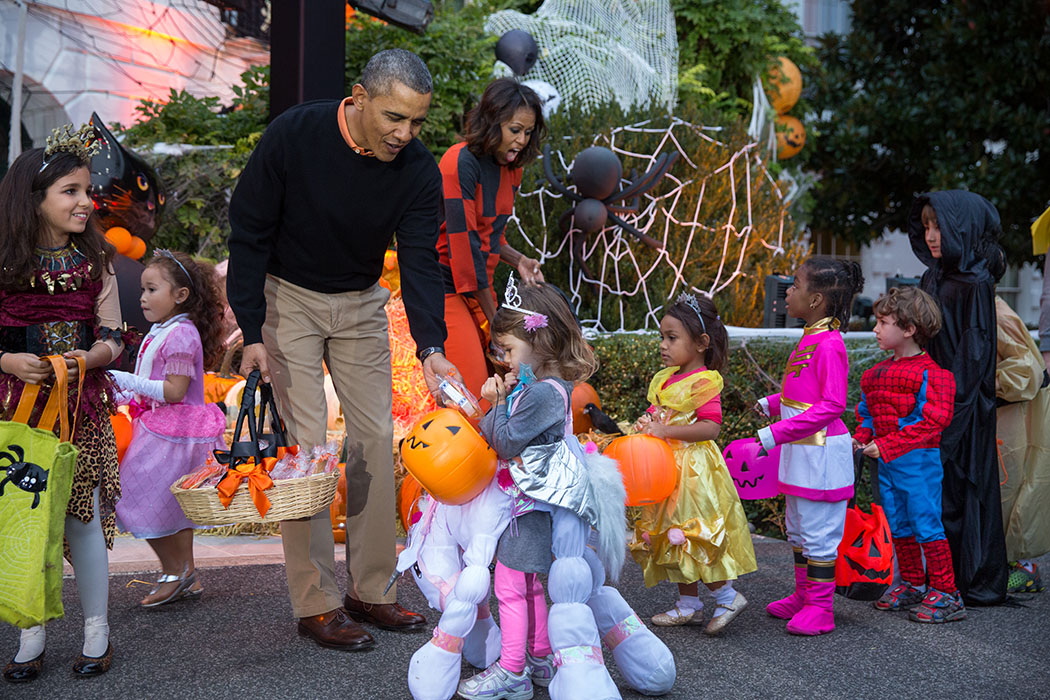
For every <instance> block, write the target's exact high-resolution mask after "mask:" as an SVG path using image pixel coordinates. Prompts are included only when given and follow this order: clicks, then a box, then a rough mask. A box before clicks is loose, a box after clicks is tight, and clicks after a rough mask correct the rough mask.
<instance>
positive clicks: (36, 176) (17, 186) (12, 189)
mask: <svg viewBox="0 0 1050 700" xmlns="http://www.w3.org/2000/svg"><path fill="white" fill-rule="evenodd" d="M43 162H44V149H43V148H34V149H31V150H29V151H24V152H23V153H22V155H20V156H18V158H16V159H15V162H14V163H12V164H11V167H10V168H9V169H8V171H7V174H6V175H4V179H3V180H0V203H2V206H3V213H2V214H0V286H2V287H4V288H7V289H22V288H25V287H26V286H28V284H29V280H30V278H31V277H32V276H33V273H34V272H35V270H36V266H37V253H36V248H37V246H39V245H40V243H41V238H40V236H41V234H42V233H43V230H44V221H43V218H42V217H41V215H40V204H41V203H42V202H43V201H44V198H45V197H46V196H47V189H48V188H49V187H51V186H52V185H53V184H55V183H56V182H58V180H60V179H61V178H63V177H65V176H66V175H69V174H70V173H72V172H74V171H76V170H77V169H78V168H87V167H89V166H90V164H91V163H90V161H88V160H81V159H80V158H79V157H77V156H76V155H74V154H72V153H66V152H59V153H56V154H54V155H53V156H51V159H50V161H49V162H48V166H47V167H46V168H44V169H43V170H40V166H41V164H42V163H43ZM70 241H72V243H73V245H74V247H76V249H77V250H79V251H80V253H81V254H82V255H84V256H85V257H86V258H87V259H88V261H89V262H90V263H91V278H92V279H96V280H97V279H99V278H100V277H101V276H102V271H103V269H108V267H109V263H110V261H111V260H112V259H113V254H114V253H115V250H114V248H113V246H112V245H110V244H109V243H107V242H106V239H105V238H103V236H102V234H101V233H99V231H98V219H97V218H96V216H95V213H94V209H92V212H91V215H90V216H89V217H88V221H87V226H85V227H84V230H83V232H81V233H73V234H70Z"/></svg>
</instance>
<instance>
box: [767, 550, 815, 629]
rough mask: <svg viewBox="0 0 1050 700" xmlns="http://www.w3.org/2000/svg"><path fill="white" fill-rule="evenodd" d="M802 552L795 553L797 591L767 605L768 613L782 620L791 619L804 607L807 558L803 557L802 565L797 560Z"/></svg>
mask: <svg viewBox="0 0 1050 700" xmlns="http://www.w3.org/2000/svg"><path fill="white" fill-rule="evenodd" d="M801 554H802V551H801V550H799V551H798V552H796V554H795V559H796V561H795V592H794V593H792V594H791V595H789V596H788V597H787V598H781V599H780V600H774V601H773V602H772V603H770V604H769V605H767V606H766V612H767V613H769V614H770V615H772V616H773V617H779V618H780V619H781V620H790V619H791V618H792V617H793V616H794V615H795V613H797V612H798V611H799V610H801V609H802V606H803V605H804V604H805V602H806V586H807V581H806V560H805V559H802V565H801V566H799V564H798V561H797V560H798V559H799V557H800V556H801Z"/></svg>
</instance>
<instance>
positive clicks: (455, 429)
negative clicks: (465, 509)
mask: <svg viewBox="0 0 1050 700" xmlns="http://www.w3.org/2000/svg"><path fill="white" fill-rule="evenodd" d="M401 460H402V461H403V462H404V463H405V468H406V469H408V471H409V473H411V474H412V476H414V477H415V478H416V480H417V481H419V483H420V485H421V486H422V487H423V488H424V489H426V490H427V492H428V493H430V495H431V496H433V497H434V498H436V499H437V500H438V501H440V502H442V503H445V504H448V505H453V506H458V505H462V504H463V503H466V502H467V501H469V500H471V499H472V498H474V497H475V496H477V495H478V494H479V493H481V492H482V491H483V490H484V489H485V487H486V486H488V484H489V482H490V481H492V477H494V476H495V475H496V453H495V452H493V451H492V448H491V447H489V446H488V443H486V442H485V440H484V439H482V437H481V436H480V435H478V431H476V430H474V428H473V427H471V425H470V423H468V422H467V419H466V418H464V417H463V414H461V413H460V412H459V411H455V410H453V409H451V408H439V409H438V410H436V411H431V412H430V413H428V414H427V415H425V416H423V418H422V419H421V420H420V421H419V422H418V423H416V425H415V427H414V428H412V431H411V432H410V433H409V434H408V435H406V436H405V439H404V440H402V441H401Z"/></svg>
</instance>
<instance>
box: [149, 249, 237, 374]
mask: <svg viewBox="0 0 1050 700" xmlns="http://www.w3.org/2000/svg"><path fill="white" fill-rule="evenodd" d="M171 255H172V256H174V258H175V260H172V259H171V258H169V257H167V256H166V255H154V256H153V257H152V258H150V261H149V262H147V263H146V267H159V268H161V270H162V271H163V273H164V277H165V278H166V279H167V280H168V281H169V282H171V283H172V284H173V285H174V286H175V288H176V289H178V288H180V287H185V288H187V289H189V290H190V295H189V296H188V297H186V301H184V302H182V303H181V304H179V306H178V311H179V313H184V314H187V315H188V316H189V317H190V320H191V321H193V325H195V326H196V327H197V332H198V333H200V336H201V347H202V349H203V350H204V369H209V368H211V367H215V366H217V365H218V364H219V361H220V360H221V359H222V354H223V349H222V342H223V335H224V334H223V325H222V304H221V302H220V301H219V300H220V299H221V295H220V293H219V288H218V285H217V284H216V282H215V270H214V269H213V268H212V266H211V265H209V264H208V263H205V262H197V261H196V260H194V259H193V258H191V257H190V256H188V255H186V254H185V253H177V252H174V251H172V252H171ZM176 260H177V261H178V262H176ZM180 265H181V267H180Z"/></svg>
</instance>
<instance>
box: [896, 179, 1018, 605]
mask: <svg viewBox="0 0 1050 700" xmlns="http://www.w3.org/2000/svg"><path fill="white" fill-rule="evenodd" d="M1000 233H1001V229H1000V225H999V212H998V211H996V209H995V207H994V206H993V205H992V204H991V202H989V201H988V200H987V199H985V198H984V197H982V196H980V195H978V194H974V193H972V192H965V191H961V190H952V191H947V192H930V193H927V194H923V195H920V196H919V198H918V199H917V200H916V201H915V204H914V205H913V206H912V210H911V215H910V216H909V219H908V236H909V238H910V239H911V246H912V250H913V251H914V252H915V255H916V257H918V258H919V260H921V261H922V262H923V263H924V264H925V265H926V266H927V267H928V268H929V269H928V270H927V271H926V272H925V273H924V274H923V276H922V282H921V287H922V289H923V290H924V291H926V292H928V293H929V294H930V295H931V296H933V298H935V299H937V301H938V302H939V303H940V305H941V313H942V314H943V316H944V326H943V327H942V329H941V332H940V333H938V334H937V335H936V336H935V337H934V338H933V340H932V341H930V344H929V345H928V346H927V351H928V352H929V354H930V357H931V358H933V360H934V361H935V362H936V363H937V364H939V365H940V366H941V367H944V368H946V369H949V370H951V372H952V373H953V374H954V375H955V385H956V395H955V415H954V418H953V419H952V422H951V425H949V426H948V428H947V429H946V430H945V431H944V433H943V434H942V436H941V460H942V461H943V463H944V482H943V484H944V487H943V495H942V501H943V509H942V518H943V520H944V531H945V534H946V535H947V539H948V544H949V545H950V547H951V552H952V560H953V565H954V568H955V580H956V584H957V585H958V587H959V590H960V592H961V593H962V595H963V599H964V600H965V602H966V604H967V605H995V604H998V603H1002V602H1003V601H1004V600H1005V598H1006V581H1007V577H1008V569H1007V564H1006V544H1005V540H1004V538H1003V525H1002V511H1001V503H1000V498H999V462H998V459H997V458H996V443H995V361H996V354H995V352H996V325H995V283H996V282H997V281H998V280H999V278H1000V277H1002V275H1003V272H1005V268H1006V260H1005V256H1004V254H1003V250H1002V248H1001V247H1000V246H999V244H998V243H997V238H998V236H999V235H1000Z"/></svg>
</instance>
